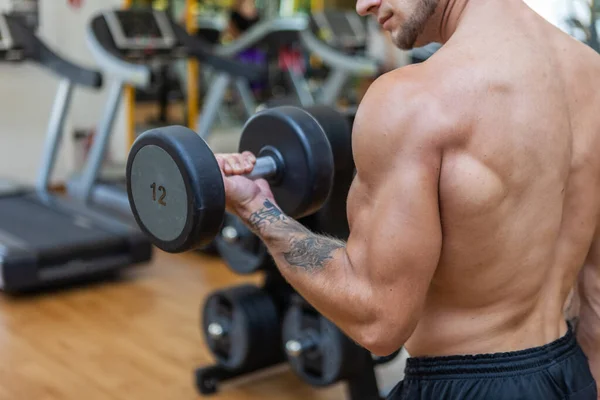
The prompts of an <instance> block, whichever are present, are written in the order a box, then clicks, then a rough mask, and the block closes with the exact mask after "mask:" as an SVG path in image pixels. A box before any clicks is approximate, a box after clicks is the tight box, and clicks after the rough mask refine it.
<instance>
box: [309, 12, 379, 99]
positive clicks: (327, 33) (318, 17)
mask: <svg viewBox="0 0 600 400" xmlns="http://www.w3.org/2000/svg"><path fill="white" fill-rule="evenodd" d="M311 22H312V24H311V28H312V29H306V30H304V31H303V32H302V34H301V35H300V39H301V41H302V44H303V45H304V47H305V49H306V50H307V51H309V52H310V53H313V54H315V55H317V56H318V57H319V58H320V59H321V60H322V61H323V64H325V65H326V66H327V67H329V70H330V72H329V76H328V77H327V79H326V80H325V83H324V84H323V85H322V86H321V88H320V91H319V93H318V94H317V95H316V96H315V102H316V103H318V104H323V105H328V106H335V104H336V102H337V100H338V98H339V97H340V94H341V92H342V91H343V90H344V88H345V86H346V84H347V83H348V80H349V79H351V78H353V77H361V78H362V77H365V78H367V77H375V76H377V75H378V73H379V70H380V69H379V65H378V63H377V62H376V61H375V60H373V59H370V58H368V57H364V56H362V55H360V53H361V51H362V50H363V49H364V48H365V47H366V40H367V29H366V25H365V23H364V21H363V20H362V19H361V18H360V17H359V16H358V15H357V14H356V12H354V11H345V10H344V11H342V10H327V11H324V12H321V13H316V14H313V15H312V21H311ZM316 32H317V33H318V34H319V36H320V37H319V36H317V34H316ZM300 87H303V86H300Z"/></svg>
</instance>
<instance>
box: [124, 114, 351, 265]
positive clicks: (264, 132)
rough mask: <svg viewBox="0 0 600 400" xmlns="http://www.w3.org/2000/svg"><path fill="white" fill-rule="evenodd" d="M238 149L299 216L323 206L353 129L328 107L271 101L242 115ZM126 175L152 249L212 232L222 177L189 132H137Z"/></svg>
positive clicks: (173, 248)
mask: <svg viewBox="0 0 600 400" xmlns="http://www.w3.org/2000/svg"><path fill="white" fill-rule="evenodd" d="M238 151H239V152H240V153H241V152H244V151H250V152H252V153H253V154H254V155H256V157H257V160H256V165H255V167H254V169H253V171H252V172H251V173H250V174H248V175H247V177H248V178H250V179H259V178H264V179H267V180H268V181H269V183H270V185H271V189H272V191H273V195H274V196H275V200H276V201H277V203H278V205H279V206H280V207H281V209H282V211H283V212H284V213H286V214H287V215H289V216H291V217H292V218H301V217H304V216H307V215H310V214H312V213H314V212H316V211H317V210H318V209H319V208H320V207H322V205H323V204H324V203H325V202H326V201H327V199H328V197H329V195H330V192H331V187H332V184H333V179H334V172H335V170H336V168H338V167H340V166H341V165H346V164H347V163H348V159H351V158H352V147H351V128H350V126H349V124H348V122H347V119H346V118H345V117H344V116H343V115H341V114H340V113H338V112H337V111H335V110H333V109H331V108H328V107H312V108H309V109H302V108H298V107H291V106H284V107H277V108H273V109H269V110H265V111H262V112H260V113H257V114H256V115H254V116H253V117H251V118H250V119H249V120H248V121H247V122H246V124H245V126H244V128H243V131H242V135H241V139H240V143H239V149H238ZM334 156H335V159H334ZM126 175H127V193H128V196H129V203H130V205H131V209H132V211H133V215H134V217H135V220H136V222H137V224H138V225H139V226H140V228H141V229H142V231H143V232H144V233H146V234H147V235H148V237H149V238H150V240H151V241H152V243H154V245H156V246H157V247H158V248H160V249H162V250H164V251H166V252H170V253H180V252H185V251H189V250H193V249H197V248H200V247H202V246H206V245H207V244H208V243H210V242H211V241H212V240H213V239H214V237H215V236H216V235H217V234H218V232H219V230H220V229H221V226H222V224H223V219H224V215H225V188H224V184H223V178H222V175H221V171H220V169H219V166H218V163H217V160H216V158H215V155H214V154H213V152H212V151H211V149H210V147H209V146H208V145H207V143H206V142H205V141H204V140H203V139H202V138H201V137H200V136H199V135H198V134H196V133H195V132H194V131H192V130H190V129H188V128H185V127H182V126H170V127H164V128H156V129H152V130H149V131H147V132H145V133H143V134H142V135H140V136H139V137H138V138H137V140H136V141H135V143H134V145H133V147H132V149H131V152H130V153H129V157H128V160H127V171H126Z"/></svg>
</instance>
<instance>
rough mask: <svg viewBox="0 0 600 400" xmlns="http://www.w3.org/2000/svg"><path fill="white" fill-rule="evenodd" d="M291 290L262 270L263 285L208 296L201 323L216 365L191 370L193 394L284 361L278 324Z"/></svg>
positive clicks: (206, 392)
mask: <svg viewBox="0 0 600 400" xmlns="http://www.w3.org/2000/svg"><path fill="white" fill-rule="evenodd" d="M292 292H293V291H292V289H291V288H290V286H289V285H288V284H287V282H285V280H284V279H283V278H282V277H281V275H275V274H271V273H267V275H266V279H265V281H264V283H263V285H262V287H257V286H253V285H241V286H235V287H231V288H227V289H224V290H220V291H217V292H215V293H213V294H211V295H209V296H208V298H207V299H206V301H205V303H204V307H203V311H202V315H201V321H202V322H201V325H202V332H203V336H204V340H205V343H206V344H207V346H208V348H209V349H210V350H211V352H212V354H213V355H214V357H215V359H216V363H215V364H214V365H209V366H203V367H200V368H198V369H197V370H196V372H195V379H196V387H197V390H198V392H200V393H201V394H203V395H208V394H213V393H216V392H217V390H218V386H219V384H220V383H222V382H224V381H228V380H232V379H235V378H238V377H241V376H243V375H247V374H251V373H254V372H257V371H260V370H264V369H266V368H270V367H273V366H275V365H278V364H281V363H283V362H285V355H284V350H283V348H282V347H281V345H280V343H281V323H282V319H283V313H284V311H285V309H287V307H288V305H289V299H290V297H291V294H292Z"/></svg>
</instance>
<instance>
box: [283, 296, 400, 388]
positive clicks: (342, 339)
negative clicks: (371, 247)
mask: <svg viewBox="0 0 600 400" xmlns="http://www.w3.org/2000/svg"><path fill="white" fill-rule="evenodd" d="M282 331H283V332H282V339H283V344H284V347H285V352H286V356H287V360H288V362H289V364H290V366H291V368H292V371H294V373H295V374H296V375H298V376H299V377H300V378H301V379H302V380H303V381H305V382H307V383H309V384H310V385H313V386H317V387H326V386H331V385H333V384H336V383H338V382H342V381H345V382H347V383H348V392H349V397H350V399H351V400H359V399H361V400H362V399H373V400H375V399H376V400H381V399H382V397H381V396H380V393H379V388H378V385H377V379H376V377H375V372H374V368H375V366H376V365H380V364H383V363H386V362H389V361H391V360H393V358H395V355H397V354H398V353H395V355H394V356H393V357H386V358H382V359H379V360H374V359H373V357H372V356H371V354H370V353H369V352H368V351H367V350H365V349H363V348H362V347H360V346H358V345H357V344H355V343H354V342H353V341H352V340H350V339H349V338H348V337H347V336H346V335H344V333H343V332H342V331H341V330H340V329H339V328H337V327H336V326H335V325H334V324H333V323H331V322H330V321H329V320H327V319H326V318H324V317H323V316H322V315H320V314H319V313H318V312H317V311H316V310H315V309H314V308H312V307H311V306H310V305H309V304H308V303H307V302H306V301H305V300H304V299H303V298H302V297H300V296H299V295H294V296H293V299H292V305H291V306H290V307H289V309H288V310H287V312H286V314H285V317H284V320H283V327H282Z"/></svg>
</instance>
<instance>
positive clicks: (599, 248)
mask: <svg viewBox="0 0 600 400" xmlns="http://www.w3.org/2000/svg"><path fill="white" fill-rule="evenodd" d="M577 292H578V294H579V318H578V323H577V340H578V341H579V343H580V344H581V347H582V348H583V351H584V352H585V355H586V356H587V358H588V360H589V363H590V367H591V369H592V374H593V375H594V378H595V380H596V383H597V385H598V389H599V390H598V393H600V233H597V234H596V238H595V240H594V242H593V244H592V247H591V248H590V252H589V254H588V257H587V260H586V263H585V265H584V267H583V269H582V270H581V272H580V275H579V282H578V290H577ZM599 399H600V398H599Z"/></svg>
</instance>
